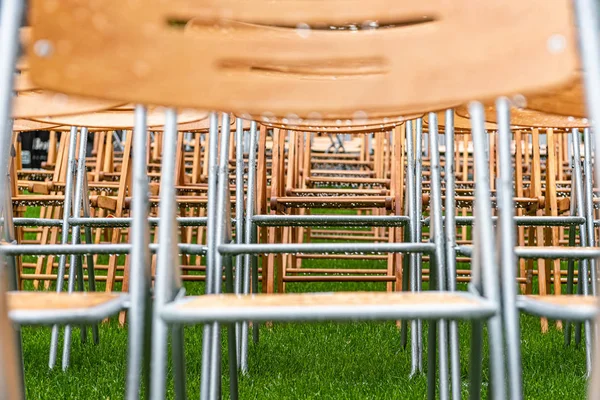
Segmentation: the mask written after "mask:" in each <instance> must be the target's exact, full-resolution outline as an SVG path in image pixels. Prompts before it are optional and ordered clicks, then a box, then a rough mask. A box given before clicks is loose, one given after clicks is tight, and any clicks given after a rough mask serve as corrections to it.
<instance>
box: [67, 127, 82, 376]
mask: <svg viewBox="0 0 600 400" xmlns="http://www.w3.org/2000/svg"><path fill="white" fill-rule="evenodd" d="M87 133H88V130H87V128H81V134H80V137H79V160H78V161H77V177H76V179H75V181H76V182H75V199H74V203H73V215H74V216H75V217H77V218H79V216H80V215H81V203H82V201H83V177H84V175H85V174H86V170H85V152H86V150H87ZM79 229H80V227H79V226H78V225H75V226H73V232H72V235H71V243H72V244H78V243H79V242H80V241H81V240H80V233H79ZM79 261H81V260H80V256H78V255H75V254H71V259H70V265H69V283H68V287H67V290H68V291H69V293H72V292H73V291H74V290H75V277H76V275H77V278H78V280H81V288H80V290H81V291H83V268H82V266H81V263H80V262H79ZM72 329H73V327H72V326H71V325H67V326H66V327H65V337H64V343H63V354H62V369H63V371H65V370H66V369H67V368H68V367H69V362H70V358H71V333H72ZM85 332H86V327H85V326H84V325H82V326H81V333H82V337H81V339H82V341H85V336H86V335H85Z"/></svg>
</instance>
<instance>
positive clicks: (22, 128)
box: [13, 119, 57, 132]
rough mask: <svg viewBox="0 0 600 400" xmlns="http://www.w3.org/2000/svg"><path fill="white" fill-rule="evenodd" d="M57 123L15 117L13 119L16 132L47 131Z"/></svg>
mask: <svg viewBox="0 0 600 400" xmlns="http://www.w3.org/2000/svg"><path fill="white" fill-rule="evenodd" d="M56 126H57V125H55V124H46V123H44V122H37V121H31V120H28V119H15V120H14V121H13V131H14V132H27V131H46V130H50V129H54V128H55V127H56Z"/></svg>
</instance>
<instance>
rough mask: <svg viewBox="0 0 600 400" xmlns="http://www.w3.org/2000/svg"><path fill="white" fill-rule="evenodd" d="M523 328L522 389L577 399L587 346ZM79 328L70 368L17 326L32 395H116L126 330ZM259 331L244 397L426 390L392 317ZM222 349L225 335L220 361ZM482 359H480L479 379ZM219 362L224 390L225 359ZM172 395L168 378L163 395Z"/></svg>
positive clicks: (534, 323)
mask: <svg viewBox="0 0 600 400" xmlns="http://www.w3.org/2000/svg"><path fill="white" fill-rule="evenodd" d="M324 262H327V261H323V260H318V261H312V262H311V264H313V265H312V266H316V265H318V264H320V265H323V263H324ZM329 263H330V264H331V261H329ZM374 263H376V262H374ZM359 285H360V287H362V289H363V290H365V289H375V290H377V289H383V285H382V284H377V283H375V284H366V285H365V284H359ZM190 286H192V287H190V289H191V290H194V289H196V290H198V289H199V287H198V286H199V284H192V285H190ZM194 286H196V287H194ZM288 289H289V290H290V291H330V290H356V289H357V284H353V283H341V284H335V283H327V284H323V283H310V284H307V283H296V284H290V285H289V287H288ZM425 326H426V324H425ZM521 329H522V336H521V337H522V352H523V376H524V383H525V398H527V399H545V398H549V397H552V398H561V399H563V398H564V399H582V398H584V396H585V377H584V375H585V353H584V350H583V349H582V348H576V347H574V346H571V347H565V345H564V342H563V335H562V333H561V332H559V331H557V330H556V328H554V325H553V324H551V330H550V332H549V333H548V334H541V333H540V323H539V320H538V319H537V318H533V317H522V318H521ZM460 330H461V359H462V371H461V372H462V376H463V379H464V381H463V393H464V394H466V393H467V382H466V378H467V371H468V354H469V353H468V351H469V338H470V328H469V325H468V324H461V326H460ZM78 332H79V330H78V329H75V331H74V335H73V338H74V340H73V351H72V356H71V360H72V365H71V367H70V369H69V370H68V371H67V372H62V371H61V370H60V368H57V369H56V370H54V371H49V370H48V367H47V362H48V346H49V343H50V329H49V328H31V327H28V328H24V329H23V339H24V357H25V378H26V386H27V397H28V398H29V399H120V398H123V393H124V384H125V367H126V365H125V356H126V347H127V330H126V329H123V328H121V327H119V326H118V324H117V323H116V322H114V321H113V322H110V323H106V324H103V325H101V328H100V334H101V338H100V344H99V345H98V346H94V345H93V344H92V343H91V342H88V343H86V344H82V343H81V342H80V340H79V334H78ZM425 332H426V331H425ZM260 333H261V336H260V341H259V343H258V344H251V346H250V357H249V360H250V361H249V362H250V371H249V374H248V375H247V376H244V377H242V378H241V379H240V395H241V398H242V399H295V398H301V399H312V398H319V399H388V398H389V399H423V398H425V396H426V389H427V387H426V386H427V385H426V378H425V376H424V375H423V376H417V377H415V378H413V379H409V377H408V375H409V371H410V349H409V348H407V349H402V348H401V346H400V335H399V331H398V329H397V328H396V324H395V323H394V322H385V323H372V322H370V323H344V324H338V323H335V324H334V323H326V324H275V325H274V326H273V327H272V328H267V327H265V326H262V327H261V331H260ZM185 335H186V365H187V385H188V396H189V397H190V398H197V396H198V394H199V382H200V359H201V351H200V349H201V343H202V329H201V327H198V326H196V327H188V328H186V330H185ZM426 337H427V336H426V334H425V339H426ZM61 343H62V342H61ZM59 354H60V352H59ZM226 356H227V354H226V346H225V343H224V346H223V360H226V358H227V357H226ZM426 360H427V358H426V357H425V358H424V361H426ZM486 363H487V360H484V365H485V369H484V379H485V380H486V382H484V388H485V387H486V385H487V365H486ZM59 364H60V362H59ZM223 371H224V372H225V374H224V376H223V389H224V394H225V395H226V392H227V390H228V378H227V376H226V371H227V368H226V362H224V368H223ZM172 397H173V388H172V386H170V387H169V398H172ZM484 397H485V396H484Z"/></svg>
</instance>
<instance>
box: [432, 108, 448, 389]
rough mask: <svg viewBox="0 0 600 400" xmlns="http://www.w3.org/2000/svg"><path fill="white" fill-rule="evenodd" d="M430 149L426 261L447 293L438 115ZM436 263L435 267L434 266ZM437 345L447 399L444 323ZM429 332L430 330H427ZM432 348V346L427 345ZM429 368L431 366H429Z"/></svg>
mask: <svg viewBox="0 0 600 400" xmlns="http://www.w3.org/2000/svg"><path fill="white" fill-rule="evenodd" d="M429 127H430V128H429V144H430V145H429V147H430V149H431V150H430V151H431V167H430V168H431V176H430V180H431V183H430V193H431V196H430V200H431V206H430V210H431V222H432V224H431V233H432V236H433V240H434V243H435V248H436V249H435V258H433V257H432V258H431V261H430V262H429V266H430V267H429V271H430V275H431V271H433V270H435V274H436V280H435V283H436V289H437V290H439V291H442V290H446V279H447V278H446V269H445V259H444V258H445V255H446V254H445V247H446V246H445V245H446V243H445V238H444V227H443V217H442V188H441V173H440V150H439V135H438V126H437V114H435V113H430V114H429ZM434 262H435V264H434ZM438 325H439V330H438V342H439V362H440V399H441V400H446V399H448V397H449V388H448V382H449V373H448V340H447V333H448V331H447V328H446V321H444V320H440V321H439V322H438ZM430 329H431V328H430ZM430 346H431V344H430ZM428 368H431V366H428Z"/></svg>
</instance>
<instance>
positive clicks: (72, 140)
mask: <svg viewBox="0 0 600 400" xmlns="http://www.w3.org/2000/svg"><path fill="white" fill-rule="evenodd" d="M70 135H71V136H70V137H69V155H68V157H69V158H68V161H67V181H66V183H65V202H64V206H63V222H62V237H61V244H67V242H68V240H69V217H70V213H71V199H72V196H73V172H74V171H75V149H76V146H77V127H75V126H73V127H71V133H70ZM66 263H67V256H66V255H65V254H62V255H61V256H60V258H59V263H58V276H57V277H56V291H57V292H58V293H60V292H62V289H63V283H64V276H65V267H66ZM57 352H58V325H54V326H53V327H52V336H51V339H50V357H49V360H48V366H49V367H50V369H52V368H54V365H55V364H56V355H57Z"/></svg>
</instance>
